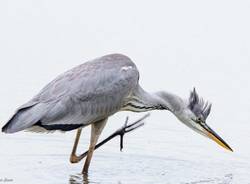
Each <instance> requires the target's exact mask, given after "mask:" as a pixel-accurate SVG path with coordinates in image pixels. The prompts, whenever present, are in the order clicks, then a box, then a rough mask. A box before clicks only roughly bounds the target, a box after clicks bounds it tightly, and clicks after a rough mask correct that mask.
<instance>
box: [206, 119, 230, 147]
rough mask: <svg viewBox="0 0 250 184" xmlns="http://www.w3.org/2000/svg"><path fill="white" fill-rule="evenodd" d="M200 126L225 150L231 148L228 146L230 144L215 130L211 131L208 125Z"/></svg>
mask: <svg viewBox="0 0 250 184" xmlns="http://www.w3.org/2000/svg"><path fill="white" fill-rule="evenodd" d="M202 127H203V128H204V129H205V133H206V135H207V136H208V137H209V138H210V139H212V140H213V141H215V142H216V143H217V144H219V145H220V146H222V147H223V148H225V149H226V150H229V151H232V152H233V149H232V148H230V146H229V145H228V144H227V143H226V142H225V141H224V140H223V139H222V138H221V137H220V136H219V135H218V134H217V133H216V132H215V131H213V130H212V129H211V128H210V127H209V126H208V125H206V124H205V125H202Z"/></svg>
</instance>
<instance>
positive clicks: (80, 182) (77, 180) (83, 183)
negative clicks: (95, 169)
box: [69, 174, 233, 184]
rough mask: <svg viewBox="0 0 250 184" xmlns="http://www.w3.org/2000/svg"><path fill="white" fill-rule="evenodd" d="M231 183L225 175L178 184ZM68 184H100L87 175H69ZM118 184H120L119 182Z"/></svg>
mask: <svg viewBox="0 0 250 184" xmlns="http://www.w3.org/2000/svg"><path fill="white" fill-rule="evenodd" d="M232 182H233V174H227V175H224V176H223V177H221V178H219V177H216V178H207V179H201V180H197V181H192V182H181V183H180V184H215V183H219V184H232ZM69 184H100V182H93V181H90V180H89V176H88V175H87V174H75V175H70V177H69ZM118 184H121V182H120V181H119V182H118Z"/></svg>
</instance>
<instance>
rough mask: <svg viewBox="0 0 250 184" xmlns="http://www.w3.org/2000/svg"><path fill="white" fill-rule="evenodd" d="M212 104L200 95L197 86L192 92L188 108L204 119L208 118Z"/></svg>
mask: <svg viewBox="0 0 250 184" xmlns="http://www.w3.org/2000/svg"><path fill="white" fill-rule="evenodd" d="M211 107H212V104H211V103H208V102H205V101H204V100H203V99H202V98H201V97H199V95H198V94H197V92H196V90H195V88H194V89H193V91H191V93H190V97H189V104H188V108H189V109H190V110H191V111H192V112H193V113H194V114H195V115H196V116H197V117H200V118H202V119H203V120H204V121H205V120H206V119H207V117H208V115H209V113H210V111H211Z"/></svg>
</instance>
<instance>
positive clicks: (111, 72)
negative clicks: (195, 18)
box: [3, 54, 154, 133]
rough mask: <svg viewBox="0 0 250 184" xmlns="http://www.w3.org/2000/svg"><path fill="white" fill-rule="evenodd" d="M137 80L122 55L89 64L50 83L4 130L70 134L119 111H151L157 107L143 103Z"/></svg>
mask: <svg viewBox="0 0 250 184" xmlns="http://www.w3.org/2000/svg"><path fill="white" fill-rule="evenodd" d="M138 79H139V72H138V70H137V68H136V66H135V64H134V63H133V62H132V61H131V60H130V59H129V58H128V57H126V56H124V55H121V54H112V55H107V56H104V57H101V58H97V59H95V60H92V61H89V62H86V63H84V64H82V65H79V66H77V67H75V68H73V69H71V70H69V71H67V72H65V73H64V74H62V75H60V76H58V77H57V78H56V79H55V80H53V81H52V82H50V83H49V84H48V85H47V86H46V87H45V88H44V89H42V90H41V92H40V93H39V94H38V95H36V96H35V97H34V98H33V99H32V100H31V101H29V102H28V103H26V104H24V105H23V106H21V107H20V108H19V109H18V111H17V112H16V114H15V115H14V116H13V117H12V119H11V121H10V122H9V123H8V124H7V125H6V126H5V127H4V128H3V129H4V130H6V132H9V133H13V132H17V131H20V130H23V129H29V130H30V131H46V130H61V131H68V130H73V129H76V128H79V127H82V126H86V125H89V124H91V123H94V122H97V121H100V120H102V119H105V118H107V117H109V116H111V115H112V114H114V113H116V112H117V111H120V110H132V111H146V110H150V109H152V108H154V107H153V105H154V104H148V106H145V105H143V104H140V101H139V98H141V97H139V96H138V95H137V93H139V91H140V90H141V88H140V86H139V84H138ZM137 96H138V97H137Z"/></svg>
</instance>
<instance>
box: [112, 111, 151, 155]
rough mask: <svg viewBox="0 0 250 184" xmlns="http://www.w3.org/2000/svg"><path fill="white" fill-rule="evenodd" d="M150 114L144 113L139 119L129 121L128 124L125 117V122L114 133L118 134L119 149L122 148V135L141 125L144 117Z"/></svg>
mask: <svg viewBox="0 0 250 184" xmlns="http://www.w3.org/2000/svg"><path fill="white" fill-rule="evenodd" d="M149 115H150V114H146V115H145V116H143V117H142V118H140V119H139V120H137V121H135V122H134V123H131V124H129V125H128V117H127V118H126V121H125V124H124V125H123V126H122V127H121V128H120V129H118V130H116V132H115V134H116V135H119V136H120V151H122V149H123V137H124V135H125V134H126V133H128V132H131V131H133V130H135V129H137V128H139V127H141V126H143V125H144V124H145V123H144V122H143V120H144V119H146V118H147V117H148V116H149Z"/></svg>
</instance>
